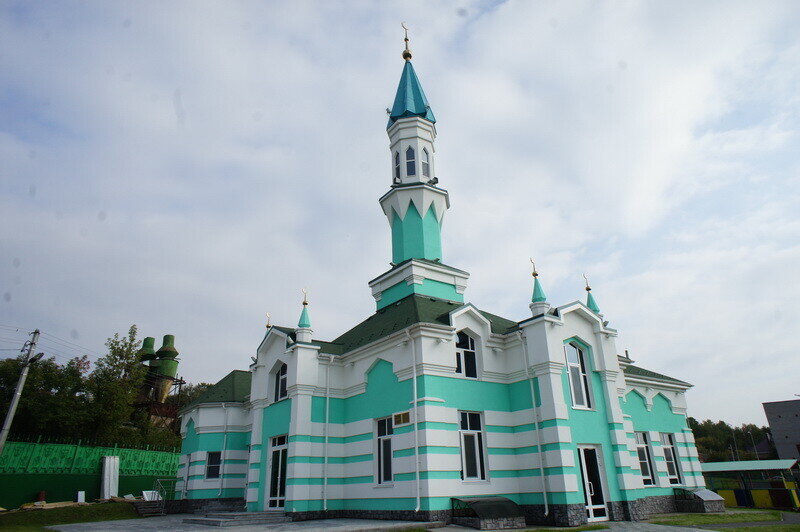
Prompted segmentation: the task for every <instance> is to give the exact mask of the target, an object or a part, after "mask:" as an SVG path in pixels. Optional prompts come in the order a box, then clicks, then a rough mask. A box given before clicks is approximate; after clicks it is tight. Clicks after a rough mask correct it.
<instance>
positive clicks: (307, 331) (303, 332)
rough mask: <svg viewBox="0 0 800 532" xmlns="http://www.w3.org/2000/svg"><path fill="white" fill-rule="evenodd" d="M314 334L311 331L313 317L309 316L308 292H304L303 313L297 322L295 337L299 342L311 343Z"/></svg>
mask: <svg viewBox="0 0 800 532" xmlns="http://www.w3.org/2000/svg"><path fill="white" fill-rule="evenodd" d="M313 332H314V331H312V330H311V317H310V316H309V314H308V292H306V291H305V290H303V311H302V312H301V313H300V320H299V321H298V322H297V331H296V334H295V336H296V338H297V341H298V342H304V343H310V342H311V335H312V334H313Z"/></svg>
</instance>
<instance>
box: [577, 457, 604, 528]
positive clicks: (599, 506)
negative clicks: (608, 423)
mask: <svg viewBox="0 0 800 532" xmlns="http://www.w3.org/2000/svg"><path fill="white" fill-rule="evenodd" d="M578 459H579V460H580V463H581V477H582V479H583V498H584V500H585V501H586V518H587V520H588V521H589V522H590V523H591V522H593V521H608V507H607V506H606V497H605V493H604V491H603V485H604V484H605V483H604V482H603V469H602V467H601V462H600V456H599V448H598V447H594V446H579V447H578Z"/></svg>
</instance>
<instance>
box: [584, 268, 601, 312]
mask: <svg viewBox="0 0 800 532" xmlns="http://www.w3.org/2000/svg"><path fill="white" fill-rule="evenodd" d="M583 278H584V279H585V280H586V306H587V307H589V310H591V311H592V312H594V313H595V314H597V315H598V316H602V314H601V313H600V307H599V306H597V301H595V300H594V296H593V295H592V287H591V286H589V279H588V278H587V277H586V275H584V276H583Z"/></svg>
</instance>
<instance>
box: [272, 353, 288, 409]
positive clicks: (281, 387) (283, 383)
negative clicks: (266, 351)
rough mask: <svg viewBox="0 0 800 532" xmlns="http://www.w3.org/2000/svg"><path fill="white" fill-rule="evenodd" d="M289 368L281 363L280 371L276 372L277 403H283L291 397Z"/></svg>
mask: <svg viewBox="0 0 800 532" xmlns="http://www.w3.org/2000/svg"><path fill="white" fill-rule="evenodd" d="M288 379H289V366H288V365H286V363H283V362H281V365H280V366H278V369H277V370H276V371H275V390H274V392H275V395H274V397H275V401H274V402H276V403H277V402H278V401H282V400H283V399H286V398H287V397H289V391H288V390H289V386H288V385H289V380H288Z"/></svg>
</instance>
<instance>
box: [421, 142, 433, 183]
mask: <svg viewBox="0 0 800 532" xmlns="http://www.w3.org/2000/svg"><path fill="white" fill-rule="evenodd" d="M422 175H424V176H425V177H430V176H431V156H430V155H429V154H428V150H427V149H425V148H422Z"/></svg>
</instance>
